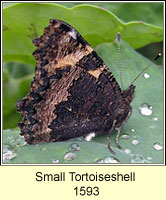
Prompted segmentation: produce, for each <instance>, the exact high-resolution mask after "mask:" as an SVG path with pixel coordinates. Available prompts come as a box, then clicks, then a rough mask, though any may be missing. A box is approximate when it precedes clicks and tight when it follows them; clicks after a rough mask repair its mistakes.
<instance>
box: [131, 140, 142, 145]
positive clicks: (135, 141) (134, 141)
mask: <svg viewBox="0 0 166 200" xmlns="http://www.w3.org/2000/svg"><path fill="white" fill-rule="evenodd" d="M131 143H132V144H133V145H138V144H139V143H140V142H139V141H138V140H136V139H134V140H132V141H131Z"/></svg>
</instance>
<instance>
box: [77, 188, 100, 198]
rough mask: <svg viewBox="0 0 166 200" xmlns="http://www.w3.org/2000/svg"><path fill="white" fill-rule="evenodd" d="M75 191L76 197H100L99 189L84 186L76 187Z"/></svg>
mask: <svg viewBox="0 0 166 200" xmlns="http://www.w3.org/2000/svg"><path fill="white" fill-rule="evenodd" d="M74 190H75V194H76V196H78V195H80V196H85V195H87V196H91V195H94V196H97V195H99V188H98V187H85V186H82V187H75V188H74Z"/></svg>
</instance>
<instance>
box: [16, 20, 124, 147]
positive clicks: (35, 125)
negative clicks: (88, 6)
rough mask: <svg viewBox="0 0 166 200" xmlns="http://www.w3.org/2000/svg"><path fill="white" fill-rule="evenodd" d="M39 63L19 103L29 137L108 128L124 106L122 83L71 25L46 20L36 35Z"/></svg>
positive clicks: (44, 137)
mask: <svg viewBox="0 0 166 200" xmlns="http://www.w3.org/2000/svg"><path fill="white" fill-rule="evenodd" d="M34 44H35V45H36V46H37V50H36V51H35V52H34V56H35V58H36V62H37V66H36V70H35V77H34V80H33V82H32V85H31V88H30V93H29V94H28V95H27V96H26V97H25V98H23V99H22V100H20V101H19V102H18V103H17V107H18V111H19V112H21V114H22V121H21V123H19V127H20V129H21V134H22V135H24V137H25V139H26V141H27V142H28V143H38V142H41V141H45V142H50V141H59V140H66V139H69V138H72V137H77V136H80V135H85V134H87V133H89V132H92V131H108V130H109V129H110V127H111V126H112V123H113V119H114V118H113V116H114V115H115V113H116V112H117V104H118V106H119V109H120V108H121V107H123V96H122V94H121V89H120V87H119V85H118V83H117V82H116V80H115V79H114V77H113V75H112V73H111V72H110V71H109V70H108V68H107V67H106V66H105V64H104V62H103V61H102V59H101V58H100V57H99V56H98V55H97V54H96V52H95V51H94V50H93V49H92V47H91V46H90V45H89V44H88V43H87V42H86V41H85V40H84V39H83V38H82V37H81V35H80V34H79V33H78V32H77V31H76V30H75V29H74V28H73V27H71V26H70V25H68V24H66V23H64V22H62V21H59V20H50V25H49V26H48V27H47V28H45V30H44V34H43V35H42V36H41V37H40V38H38V39H35V40H34Z"/></svg>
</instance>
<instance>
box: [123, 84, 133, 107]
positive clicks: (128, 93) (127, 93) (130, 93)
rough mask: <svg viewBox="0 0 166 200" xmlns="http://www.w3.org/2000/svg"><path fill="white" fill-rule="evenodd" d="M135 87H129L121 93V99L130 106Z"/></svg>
mask: <svg viewBox="0 0 166 200" xmlns="http://www.w3.org/2000/svg"><path fill="white" fill-rule="evenodd" d="M134 92H135V86H134V85H130V86H129V87H128V88H127V89H126V90H124V91H123V97H124V98H125V99H126V101H127V102H128V103H129V104H130V103H131V101H132V100H133V98H134Z"/></svg>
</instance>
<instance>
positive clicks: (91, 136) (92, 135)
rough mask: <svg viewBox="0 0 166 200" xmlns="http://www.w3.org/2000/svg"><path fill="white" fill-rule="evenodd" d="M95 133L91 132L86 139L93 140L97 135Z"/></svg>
mask: <svg viewBox="0 0 166 200" xmlns="http://www.w3.org/2000/svg"><path fill="white" fill-rule="evenodd" d="M95 135H96V134H95V133H89V134H88V135H87V136H86V137H85V138H84V140H86V141H91V140H92V139H93V138H94V137H95Z"/></svg>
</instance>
